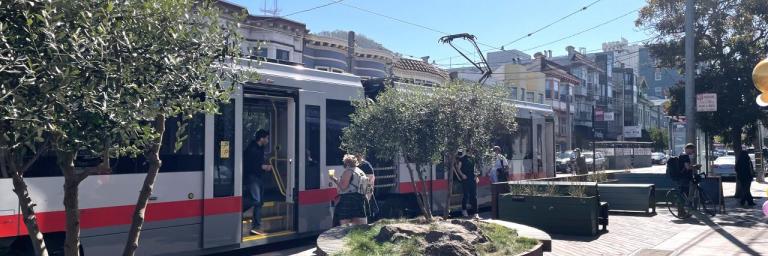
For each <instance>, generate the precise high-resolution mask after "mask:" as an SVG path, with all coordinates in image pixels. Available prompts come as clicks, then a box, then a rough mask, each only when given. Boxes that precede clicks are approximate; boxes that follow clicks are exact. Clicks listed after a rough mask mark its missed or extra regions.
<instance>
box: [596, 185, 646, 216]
mask: <svg viewBox="0 0 768 256" xmlns="http://www.w3.org/2000/svg"><path fill="white" fill-rule="evenodd" d="M597 189H598V190H599V191H600V200H601V201H605V202H608V203H610V204H611V211H635V212H645V213H649V214H650V213H656V185H653V184H597Z"/></svg>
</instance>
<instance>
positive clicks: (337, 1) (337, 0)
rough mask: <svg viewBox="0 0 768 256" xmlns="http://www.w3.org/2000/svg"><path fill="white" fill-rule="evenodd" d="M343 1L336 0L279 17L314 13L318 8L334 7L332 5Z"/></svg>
mask: <svg viewBox="0 0 768 256" xmlns="http://www.w3.org/2000/svg"><path fill="white" fill-rule="evenodd" d="M343 1H344V0H336V1H333V2H330V3H327V4H322V5H318V6H315V7H312V8H309V9H304V10H300V11H295V12H292V13H289V14H286V15H283V16H281V17H283V18H284V17H288V16H291V15H296V14H299V13H305V12H309V11H314V10H317V9H320V8H323V7H327V6H331V5H334V4H338V3H341V2H343Z"/></svg>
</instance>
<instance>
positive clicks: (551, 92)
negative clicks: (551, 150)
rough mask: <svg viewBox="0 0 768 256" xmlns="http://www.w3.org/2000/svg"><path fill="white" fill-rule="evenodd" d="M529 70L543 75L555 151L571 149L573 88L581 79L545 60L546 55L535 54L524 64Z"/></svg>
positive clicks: (573, 109) (545, 98) (573, 107)
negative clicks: (530, 60) (550, 109)
mask: <svg viewBox="0 0 768 256" xmlns="http://www.w3.org/2000/svg"><path fill="white" fill-rule="evenodd" d="M526 66H527V70H528V71H529V72H541V73H543V74H544V75H545V85H544V103H545V104H547V105H550V106H552V110H553V111H554V113H555V120H554V121H555V150H556V151H557V152H562V151H566V150H569V149H572V148H573V146H572V144H573V125H572V123H573V115H574V114H575V113H576V111H575V110H576V108H575V106H574V104H573V89H574V88H575V87H578V86H580V84H581V80H580V79H579V78H578V77H576V76H574V75H572V74H570V73H569V72H568V68H566V67H564V66H561V65H559V64H557V63H555V62H553V61H550V60H547V55H544V54H536V55H534V60H533V61H532V62H531V63H530V64H528V65H526Z"/></svg>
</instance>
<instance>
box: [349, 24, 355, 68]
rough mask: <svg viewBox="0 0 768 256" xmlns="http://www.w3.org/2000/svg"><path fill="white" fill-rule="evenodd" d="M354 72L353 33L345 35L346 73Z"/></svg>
mask: <svg viewBox="0 0 768 256" xmlns="http://www.w3.org/2000/svg"><path fill="white" fill-rule="evenodd" d="M354 70H355V31H349V33H348V35H347V72H348V73H350V74H354Z"/></svg>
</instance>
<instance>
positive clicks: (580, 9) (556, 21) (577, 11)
mask: <svg viewBox="0 0 768 256" xmlns="http://www.w3.org/2000/svg"><path fill="white" fill-rule="evenodd" d="M600 1H602V0H595V1H594V2H592V3H590V4H588V5H586V6H584V7H581V8H579V9H577V10H575V11H573V12H571V13H569V14H568V15H565V16H563V17H560V18H559V19H557V20H555V21H553V22H551V23H549V24H547V25H545V26H543V27H541V28H539V29H537V30H535V31H533V32H531V33H528V34H526V35H524V36H521V37H519V38H517V39H515V40H513V41H511V42H509V43H506V44H504V45H503V46H502V47H504V46H508V45H511V44H513V43H516V42H517V41H520V40H522V39H524V38H527V37H531V36H533V34H536V33H538V32H541V31H542V30H544V29H547V28H549V27H551V26H552V25H554V24H557V23H559V22H561V21H563V20H565V19H567V18H569V17H571V16H573V15H575V14H577V13H579V12H583V11H585V10H587V8H589V7H591V6H592V5H595V4H596V3H598V2H600ZM483 45H485V44H483ZM491 48H492V49H499V48H496V47H491ZM486 50H488V49H486ZM499 50H501V49H499ZM456 57H461V55H457V56H451V57H446V58H442V59H439V60H438V61H442V60H447V59H453V58H456Z"/></svg>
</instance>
